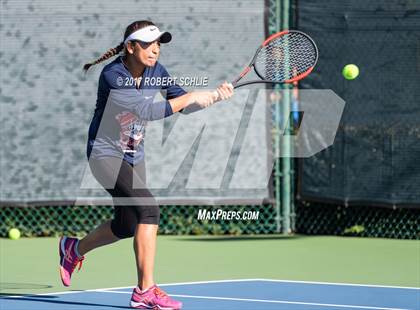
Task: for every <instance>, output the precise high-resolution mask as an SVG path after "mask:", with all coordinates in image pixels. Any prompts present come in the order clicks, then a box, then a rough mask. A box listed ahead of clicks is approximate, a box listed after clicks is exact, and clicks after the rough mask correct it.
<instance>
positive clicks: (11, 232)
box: [9, 228, 20, 240]
mask: <svg viewBox="0 0 420 310" xmlns="http://www.w3.org/2000/svg"><path fill="white" fill-rule="evenodd" d="M9 238H10V239H12V240H17V239H19V238H20V231H19V229H17V228H12V229H11V230H9Z"/></svg>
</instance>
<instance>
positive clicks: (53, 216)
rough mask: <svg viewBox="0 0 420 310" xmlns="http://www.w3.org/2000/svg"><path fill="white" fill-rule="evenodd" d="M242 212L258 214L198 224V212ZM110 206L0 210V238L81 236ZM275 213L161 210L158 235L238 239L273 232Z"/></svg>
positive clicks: (107, 215)
mask: <svg viewBox="0 0 420 310" xmlns="http://www.w3.org/2000/svg"><path fill="white" fill-rule="evenodd" d="M200 209H201V210H206V211H207V212H210V213H211V211H216V209H217V210H226V211H236V212H241V214H243V213H244V212H245V211H248V212H253V214H258V219H255V220H247V221H245V220H222V219H220V220H201V219H199V218H198V215H199V210H200ZM112 213H113V207H112V206H30V207H1V208H0V236H1V237H6V236H7V232H8V230H9V229H10V228H12V227H15V228H18V229H19V230H20V231H21V233H22V235H23V236H26V237H37V236H38V237H39V236H59V235H63V234H65V235H76V236H82V235H85V234H86V233H88V232H89V231H91V230H92V229H94V228H95V227H96V226H98V225H99V224H101V223H102V222H104V221H106V220H108V219H111V218H112ZM275 218H276V211H275V208H274V207H273V206H272V205H268V204H267V205H262V206H224V207H208V206H206V207H203V206H161V219H160V228H159V233H160V234H171V235H185V234H187V235H202V234H210V235H223V234H230V235H242V234H269V233H275V232H276V222H275Z"/></svg>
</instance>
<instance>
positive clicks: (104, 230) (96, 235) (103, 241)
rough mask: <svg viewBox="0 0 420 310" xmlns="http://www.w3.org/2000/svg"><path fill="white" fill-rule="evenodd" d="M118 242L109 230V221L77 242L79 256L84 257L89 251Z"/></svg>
mask: <svg viewBox="0 0 420 310" xmlns="http://www.w3.org/2000/svg"><path fill="white" fill-rule="evenodd" d="M118 240H120V238H118V237H116V236H115V235H114V233H113V232H112V230H111V220H109V221H106V222H105V223H102V224H101V225H99V226H98V227H97V228H96V229H95V230H93V231H91V232H90V233H89V234H88V235H86V236H85V237H84V238H83V239H81V240H80V241H79V244H78V248H77V249H78V251H79V254H80V255H82V256H83V255H85V254H86V253H88V252H89V251H91V250H93V249H96V248H98V247H101V246H104V245H107V244H110V243H114V242H116V241H118Z"/></svg>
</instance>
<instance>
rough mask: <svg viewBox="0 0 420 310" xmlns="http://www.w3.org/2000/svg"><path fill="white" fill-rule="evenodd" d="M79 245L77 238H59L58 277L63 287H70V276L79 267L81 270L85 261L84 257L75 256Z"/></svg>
mask: <svg viewBox="0 0 420 310" xmlns="http://www.w3.org/2000/svg"><path fill="white" fill-rule="evenodd" d="M78 243H79V239H77V238H69V237H61V239H60V243H59V252H60V276H61V281H62V282H63V284H64V285H65V286H70V283H71V275H72V273H73V271H74V269H75V268H76V266H77V265H79V269H78V270H80V268H82V262H83V260H84V259H85V257H84V256H79V255H78V254H77V250H76V246H77V244H78Z"/></svg>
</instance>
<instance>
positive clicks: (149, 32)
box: [59, 21, 233, 309]
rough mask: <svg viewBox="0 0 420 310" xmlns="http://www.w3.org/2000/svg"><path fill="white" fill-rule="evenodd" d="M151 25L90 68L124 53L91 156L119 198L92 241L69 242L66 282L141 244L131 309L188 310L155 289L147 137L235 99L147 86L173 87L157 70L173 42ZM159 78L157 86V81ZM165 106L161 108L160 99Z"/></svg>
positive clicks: (102, 98) (101, 94)
mask: <svg viewBox="0 0 420 310" xmlns="http://www.w3.org/2000/svg"><path fill="white" fill-rule="evenodd" d="M171 39H172V36H171V34H170V33H169V32H161V31H160V30H159V28H158V27H157V26H156V25H155V24H153V23H152V22H150V21H136V22H134V23H132V24H130V25H129V26H128V27H127V29H126V31H125V34H124V39H123V41H122V42H121V43H120V44H119V45H118V46H117V47H115V48H112V49H110V50H108V51H107V52H106V53H105V54H104V55H103V56H101V57H100V58H98V59H97V60H95V61H94V62H92V63H89V64H86V65H85V66H84V69H85V70H88V69H89V67H91V66H92V65H96V64H98V63H100V62H102V61H104V60H106V59H109V58H110V57H113V56H116V55H118V54H119V53H120V52H124V53H123V55H122V56H119V57H117V58H116V59H115V60H114V61H112V62H111V63H109V64H108V65H106V66H105V67H104V69H103V70H102V72H101V74H100V77H99V85H98V97H97V102H96V108H95V112H94V115H93V119H92V122H91V124H90V127H89V139H88V143H87V156H88V159H89V166H90V168H91V171H92V173H93V175H94V176H95V178H96V179H97V180H98V182H99V183H100V184H101V185H102V186H103V187H104V188H105V189H106V190H107V191H108V192H109V193H110V194H111V195H112V197H113V203H114V218H113V219H112V220H109V221H107V222H105V223H103V224H101V225H100V226H98V227H97V228H96V229H95V230H94V231H92V232H90V233H89V234H88V235H87V236H86V237H84V238H83V239H81V240H79V239H77V238H70V237H62V238H61V239H60V243H59V251H60V275H61V280H62V282H63V284H64V285H65V286H69V285H70V281H71V275H72V273H73V271H74V269H75V268H76V266H77V265H79V269H80V267H81V264H82V261H83V259H84V255H85V254H86V253H88V252H89V251H91V250H93V249H95V248H98V247H100V246H103V245H107V244H110V243H113V242H116V241H118V240H121V239H124V238H130V237H133V236H134V244H133V245H134V253H135V258H136V264H137V275H138V283H137V287H135V288H134V290H133V294H132V296H131V301H130V306H131V307H133V308H137V309H155V308H158V309H181V307H182V303H181V302H179V301H176V300H174V299H172V298H170V297H169V296H168V295H167V294H166V293H165V292H164V291H162V290H161V289H160V288H159V287H158V286H157V285H156V283H155V282H154V278H153V269H154V261H155V250H156V236H157V230H158V225H159V216H160V210H159V206H158V205H157V203H156V201H155V199H154V198H153V196H152V194H151V193H150V191H149V190H148V189H147V188H146V186H145V183H146V180H145V166H144V134H145V127H146V124H147V121H153V120H157V119H162V118H164V117H168V116H170V115H172V114H173V113H176V112H179V111H181V110H183V109H185V108H187V107H188V106H190V105H193V104H194V105H195V106H197V105H198V106H199V107H202V108H204V107H208V106H210V105H212V104H214V103H215V102H216V101H220V100H225V99H228V98H230V97H231V96H232V95H233V87H232V85H231V84H228V83H224V84H222V85H221V86H219V87H218V88H217V95H216V93H214V92H209V91H200V92H198V91H197V92H189V93H187V92H186V91H184V90H183V89H182V88H181V87H180V86H178V85H176V84H175V83H172V82H170V83H166V84H164V83H161V84H160V85H156V84H155V85H150V83H149V84H148V83H146V81H156V80H158V78H160V81H164V80H166V81H170V79H169V78H170V76H169V74H168V72H167V71H166V69H165V67H164V66H163V65H161V64H160V63H159V62H158V58H159V53H160V45H161V44H163V43H168V42H169V41H171ZM153 78H155V79H153ZM160 91H165V92H166V99H165V100H163V101H160V102H154V97H155V96H154V95H155V94H156V92H160Z"/></svg>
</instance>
